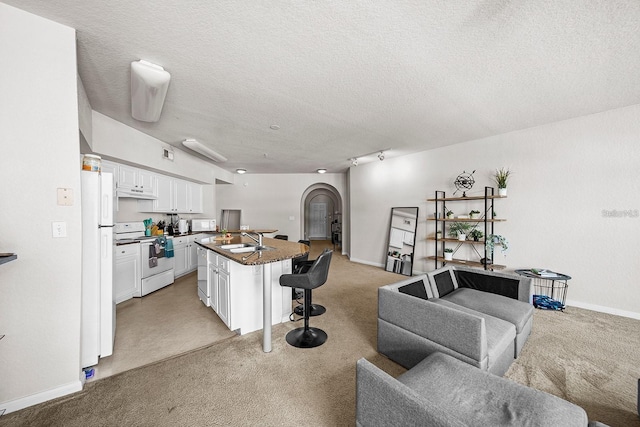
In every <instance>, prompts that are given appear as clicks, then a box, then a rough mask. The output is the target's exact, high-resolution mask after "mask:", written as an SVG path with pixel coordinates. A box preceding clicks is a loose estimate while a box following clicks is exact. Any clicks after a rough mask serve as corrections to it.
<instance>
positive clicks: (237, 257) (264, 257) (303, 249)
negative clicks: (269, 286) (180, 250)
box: [196, 236, 309, 265]
mask: <svg viewBox="0 0 640 427" xmlns="http://www.w3.org/2000/svg"><path fill="white" fill-rule="evenodd" d="M196 243H198V244H199V245H200V246H202V247H203V248H206V249H210V250H212V251H214V252H216V253H219V254H220V255H223V256H224V257H226V258H229V259H230V260H233V261H235V262H237V263H240V264H243V265H261V264H268V263H270V262H277V261H282V260H285V259H291V258H297V257H300V256H303V255H305V254H308V253H309V246H307V245H305V244H304V243H297V242H289V241H287V240H280V239H270V238H268V237H265V238H263V240H262V244H263V245H264V246H268V247H270V248H273V249H271V250H265V251H258V252H245V253H238V254H234V253H232V252H229V251H228V250H224V249H220V246H221V245H229V244H235V243H251V244H255V242H254V241H253V240H251V239H249V238H248V237H241V236H233V237H231V238H230V239H221V238H220V237H216V238H215V239H213V238H212V239H210V241H209V242H208V243H207V242H206V240H205V241H204V242H196ZM243 258H246V259H243Z"/></svg>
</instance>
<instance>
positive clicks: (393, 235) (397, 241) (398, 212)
mask: <svg viewBox="0 0 640 427" xmlns="http://www.w3.org/2000/svg"><path fill="white" fill-rule="evenodd" d="M412 209H414V210H415V215H414V214H413V212H412V211H411V210H412ZM418 212H419V208H418V207H417V206H411V207H393V208H391V218H390V220H389V234H388V236H389V238H388V241H387V255H386V259H385V262H384V266H385V270H387V271H390V272H392V273H398V274H402V275H405V276H413V264H414V259H413V258H414V254H415V241H416V232H417V230H418ZM407 257H408V258H409V259H406V258H407Z"/></svg>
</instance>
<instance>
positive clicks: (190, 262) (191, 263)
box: [187, 235, 198, 272]
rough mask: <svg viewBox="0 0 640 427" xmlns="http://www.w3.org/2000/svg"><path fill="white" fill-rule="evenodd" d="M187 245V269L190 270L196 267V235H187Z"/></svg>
mask: <svg viewBox="0 0 640 427" xmlns="http://www.w3.org/2000/svg"><path fill="white" fill-rule="evenodd" d="M187 246H188V248H189V256H188V259H187V271H189V272H191V271H195V270H196V269H197V268H198V245H197V244H196V235H193V236H189V237H188V242H187Z"/></svg>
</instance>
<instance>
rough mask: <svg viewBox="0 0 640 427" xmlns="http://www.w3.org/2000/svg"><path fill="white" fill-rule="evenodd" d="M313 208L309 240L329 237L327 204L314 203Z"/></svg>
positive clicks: (311, 206) (311, 205)
mask: <svg viewBox="0 0 640 427" xmlns="http://www.w3.org/2000/svg"><path fill="white" fill-rule="evenodd" d="M309 207H310V208H311V224H310V230H309V238H321V239H325V238H326V237H327V204H326V203H319V202H312V203H311V204H310V205H309Z"/></svg>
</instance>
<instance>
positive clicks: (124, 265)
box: [113, 243, 142, 304]
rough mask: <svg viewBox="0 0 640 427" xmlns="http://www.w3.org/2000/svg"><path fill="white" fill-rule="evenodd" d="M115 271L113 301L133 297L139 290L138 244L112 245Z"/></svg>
mask: <svg viewBox="0 0 640 427" xmlns="http://www.w3.org/2000/svg"><path fill="white" fill-rule="evenodd" d="M113 258H114V260H115V273H114V277H113V297H114V300H115V303H116V304H118V303H121V302H123V301H126V300H128V299H131V298H133V295H134V294H136V293H137V292H138V291H139V287H140V276H141V274H142V270H141V267H142V266H141V265H140V259H141V258H140V244H139V243H137V244H136V243H134V244H130V245H119V246H114V257H113Z"/></svg>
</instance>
